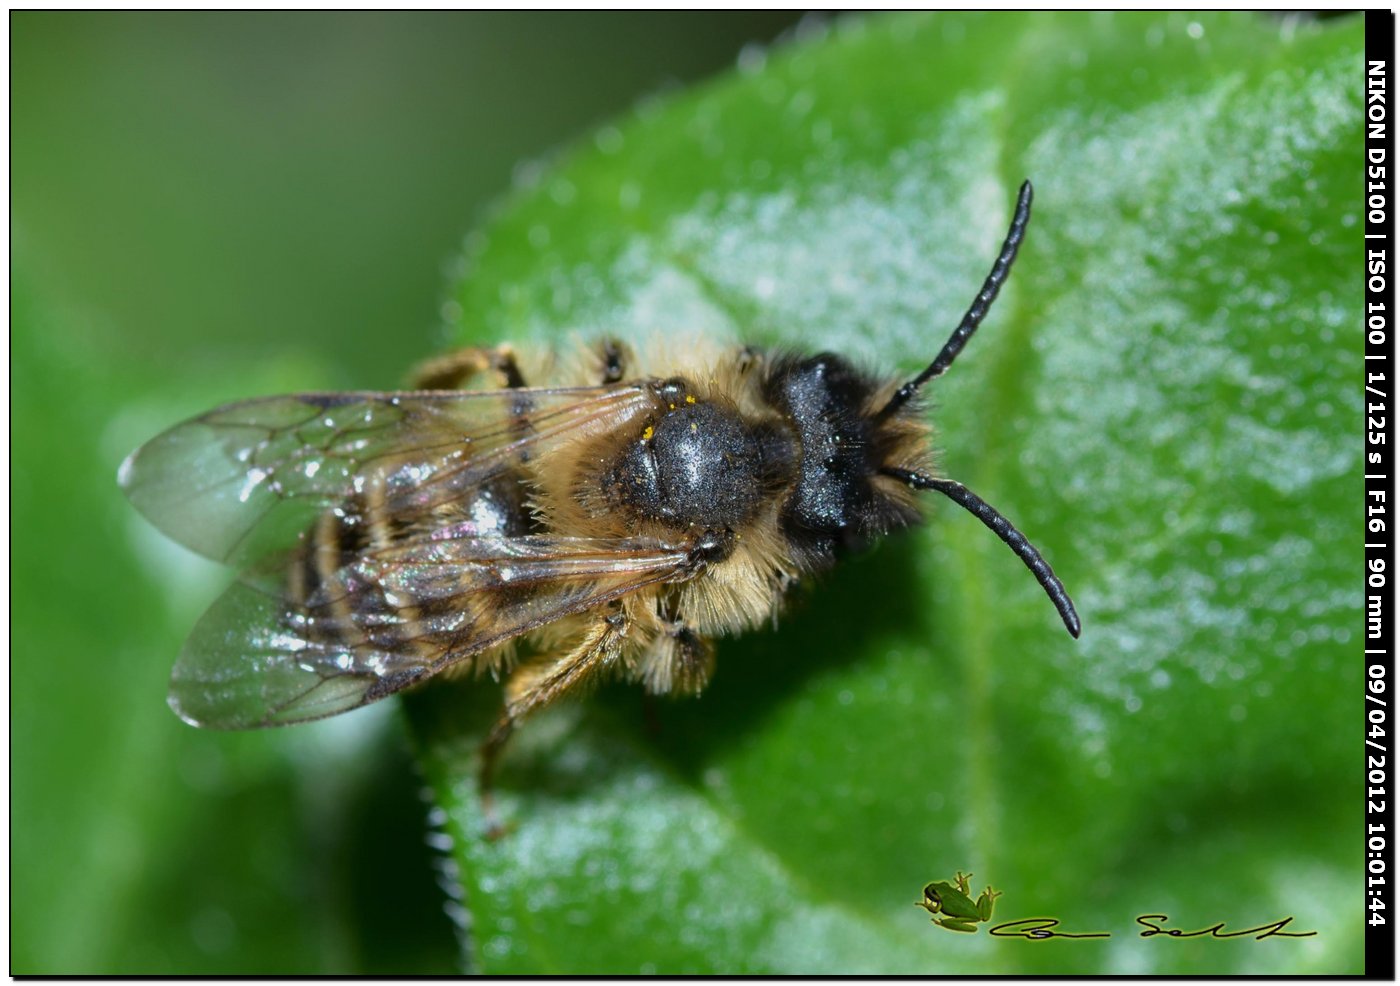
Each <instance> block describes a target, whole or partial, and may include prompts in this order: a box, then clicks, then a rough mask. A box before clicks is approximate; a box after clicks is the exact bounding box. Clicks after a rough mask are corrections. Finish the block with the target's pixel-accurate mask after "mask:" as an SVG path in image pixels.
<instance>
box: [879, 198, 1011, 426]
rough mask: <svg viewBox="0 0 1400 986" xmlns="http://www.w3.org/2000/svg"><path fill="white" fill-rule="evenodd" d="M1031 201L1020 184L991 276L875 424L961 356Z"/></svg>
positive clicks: (1006, 269)
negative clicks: (925, 364) (933, 355)
mask: <svg viewBox="0 0 1400 986" xmlns="http://www.w3.org/2000/svg"><path fill="white" fill-rule="evenodd" d="M1031 197H1032V191H1031V183H1030V182H1029V181H1024V182H1022V183H1021V192H1020V194H1019V195H1018V196H1017V199H1016V212H1015V214H1014V215H1012V217H1011V228H1010V229H1008V230H1007V231H1006V239H1005V240H1003V241H1002V244H1001V252H1000V253H999V254H997V259H996V262H995V263H994V264H992V270H991V273H989V274H988V275H987V279H986V280H985V281H983V282H982V290H981V291H979V292H977V297H976V298H974V299H972V305H971V307H969V308H968V310H967V314H965V315H964V316H963V319H962V322H961V323H960V324H959V325H958V327H957V328H956V329H954V330H953V334H952V335H951V336H949V337H948V341H947V342H945V343H944V344H943V350H942V351H941V352H940V353H939V354H938V356H937V357H936V358H935V359H934V361H933V362H932V363H930V364H929V365H928V368H927V369H926V370H924V372H923V373H920V374H919V375H918V376H917V377H915V378H914V379H913V380H910V381H909V382H908V383H906V384H905V385H904V386H902V387H900V388H899V389H898V390H896V391H895V392H894V396H893V397H891V398H890V400H889V403H888V404H886V405H885V406H884V407H882V408H881V409H880V410H879V411H878V412H877V413H876V415H875V421H876V423H878V422H881V421H884V420H885V419H886V418H888V417H889V416H890V415H891V414H893V413H894V412H895V411H898V410H899V409H900V408H901V407H903V406H904V405H905V404H907V403H909V399H910V398H911V397H913V396H914V395H915V394H916V393H918V390H919V388H920V387H922V386H923V385H924V384H926V383H928V382H929V381H930V380H932V379H933V378H934V377H936V376H940V375H941V374H942V373H943V372H944V371H945V370H947V369H948V367H950V366H952V365H953V360H955V359H957V358H958V353H960V352H962V350H963V347H964V346H966V345H967V341H968V340H969V339H971V338H972V333H974V332H976V331H977V326H979V325H981V324H982V319H984V318H985V317H986V316H987V311H988V310H989V309H990V308H991V307H992V302H993V301H995V300H996V297H997V293H998V292H999V291H1000V290H1001V286H1002V284H1003V283H1005V281H1006V276H1007V275H1008V274H1009V273H1010V272H1011V263H1012V261H1014V260H1015V259H1016V251H1017V250H1019V249H1020V248H1021V240H1023V239H1025V236H1026V224H1027V223H1029V222H1030V221H1031Z"/></svg>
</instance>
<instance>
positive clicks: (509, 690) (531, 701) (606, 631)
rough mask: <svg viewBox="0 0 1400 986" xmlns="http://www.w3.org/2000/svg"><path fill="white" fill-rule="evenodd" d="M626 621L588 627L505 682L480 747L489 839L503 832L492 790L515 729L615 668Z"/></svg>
mask: <svg viewBox="0 0 1400 986" xmlns="http://www.w3.org/2000/svg"><path fill="white" fill-rule="evenodd" d="M629 626H630V621H629V620H628V619H627V617H626V616H624V615H623V614H622V613H621V612H620V611H616V610H614V611H610V612H609V613H608V614H607V615H605V616H603V617H601V618H600V619H598V620H597V621H596V622H594V623H592V624H590V625H589V627H588V629H587V630H586V631H585V632H584V634H583V636H582V638H578V643H577V644H576V645H575V646H574V647H572V648H570V649H569V650H565V651H562V652H559V653H556V654H552V655H545V656H544V657H541V658H538V659H536V660H534V661H531V662H530V663H528V664H526V665H525V666H524V667H522V668H520V669H518V670H517V671H516V672H515V673H514V674H513V675H511V676H510V678H509V679H508V680H507V681H506V704H505V708H504V709H502V710H501V715H500V718H498V719H497V720H496V724H495V725H494V726H492V727H491V732H490V733H488V734H487V736H486V741H485V742H484V743H482V744H481V772H480V774H479V775H478V776H479V783H480V790H481V803H482V810H483V811H484V812H485V814H486V818H487V826H488V828H487V836H488V837H489V838H499V837H500V836H501V835H503V834H504V829H503V828H502V827H501V826H500V824H499V823H498V822H497V821H496V820H495V817H494V816H495V799H494V798H493V797H492V795H491V792H492V785H493V780H494V775H495V771H496V761H497V760H498V759H499V758H500V755H501V751H502V749H504V747H505V745H506V741H507V740H509V739H510V737H511V734H512V733H514V732H515V727H516V724H517V723H518V722H519V721H520V720H521V719H523V718H525V716H527V715H529V714H530V713H531V712H533V711H535V710H536V709H539V708H542V707H543V706H546V705H549V704H550V703H552V702H553V701H554V700H555V699H558V698H560V697H561V696H563V695H565V694H566V693H568V692H571V691H573V690H575V689H577V688H579V687H581V686H584V685H586V684H588V683H590V682H592V681H594V680H596V678H597V677H598V675H599V674H601V673H603V672H605V671H608V670H609V669H611V668H613V667H615V666H616V664H617V662H618V660H619V658H620V657H621V654H622V642H623V638H625V637H626V635H627V630H628V627H629Z"/></svg>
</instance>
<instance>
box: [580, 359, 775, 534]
mask: <svg viewBox="0 0 1400 986" xmlns="http://www.w3.org/2000/svg"><path fill="white" fill-rule="evenodd" d="M655 393H656V395H657V410H656V412H655V413H654V414H652V415H649V416H647V417H646V419H645V420H644V421H641V422H639V423H638V425H637V426H636V433H635V435H633V436H632V437H630V438H629V440H628V441H627V442H626V443H625V444H624V445H623V446H622V447H621V448H620V449H619V450H618V451H617V452H616V453H615V454H614V456H613V457H612V460H611V462H610V463H609V464H608V465H607V468H606V469H605V470H604V480H603V482H604V488H605V490H606V493H607V496H606V499H607V501H608V502H609V503H610V504H611V505H612V506H613V507H614V508H615V509H618V510H620V511H622V512H623V513H624V514H628V515H631V516H633V517H636V518H639V519H644V520H647V521H652V522H659V523H661V524H663V525H664V526H666V527H670V528H672V529H675V530H677V531H687V530H697V529H698V530H712V531H722V530H730V531H733V530H735V529H737V528H739V527H741V526H742V525H744V524H746V523H748V522H750V521H751V520H753V518H754V517H755V516H756V515H757V514H758V513H759V511H760V510H761V509H762V507H763V505H764V503H765V501H766V500H767V499H768V497H769V496H771V495H772V494H771V491H772V489H773V487H774V485H775V483H781V482H782V479H783V473H785V472H788V471H790V469H791V463H792V460H793V452H792V449H791V448H790V444H791V440H790V438H789V437H788V436H787V435H786V434H784V432H783V431H782V430H781V429H778V428H775V427H774V426H773V425H772V424H770V423H766V422H763V421H754V420H751V419H749V418H746V417H745V415H743V414H742V413H741V412H740V411H739V410H738V409H737V408H736V407H735V406H733V405H732V404H729V403H727V402H723V401H719V400H714V399H709V398H704V397H700V396H697V395H696V393H695V392H694V391H693V390H692V389H691V388H690V387H689V386H688V385H687V384H686V382H685V381H684V380H681V379H672V380H667V381H664V382H661V383H658V384H657V385H656V386H655Z"/></svg>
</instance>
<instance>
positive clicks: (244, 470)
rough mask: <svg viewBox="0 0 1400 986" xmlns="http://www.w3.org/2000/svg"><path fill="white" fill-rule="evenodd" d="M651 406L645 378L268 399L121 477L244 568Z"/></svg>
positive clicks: (189, 535)
mask: <svg viewBox="0 0 1400 986" xmlns="http://www.w3.org/2000/svg"><path fill="white" fill-rule="evenodd" d="M646 403H647V397H646V388H645V385H644V384H622V385H614V386H609V387H571V388H560V389H519V390H509V391H463V392H458V391H419V392H407V393H397V394H394V393H366V392H361V393H344V394H297V395H293V396H285V397H268V398H261V399H257V400H251V401H243V402H241V403H237V404H230V405H227V406H225V407H221V408H219V409H217V410H215V411H211V412H210V413H208V414H205V415H203V416H201V417H198V418H194V419H192V420H190V421H186V422H184V423H183V424H179V425H176V426H175V427H174V428H171V429H170V430H169V431H167V432H165V433H163V434H161V435H158V436H156V437H155V438H153V439H152V440H151V441H149V442H147V443H146V444H145V445H143V446H141V448H139V449H137V450H136V451H135V452H133V453H132V454H131V455H130V456H129V457H128V458H127V460H126V461H125V462H124V463H122V467H121V470H120V472H119V473H118V481H119V482H120V483H121V486H122V488H123V489H124V490H125V491H126V494H127V496H128V497H130V499H131V502H132V503H133V504H134V505H135V506H136V508H137V509H138V510H140V511H141V513H142V514H144V515H145V516H146V518H147V519H148V520H150V521H151V523H153V524H154V525H155V526H156V527H158V528H159V529H160V530H162V531H163V532H165V534H167V535H169V536H170V537H172V538H174V539H175V540H176V541H178V542H180V543H181V544H183V545H185V546H186V547H188V548H191V549H193V550H194V551H197V552H199V553H200V554H202V555H204V556H206V557H208V558H212V559H214V560H215V561H221V562H226V563H229V564H234V565H237V566H238V567H245V566H247V565H250V564H252V563H254V562H256V561H258V560H259V559H261V558H264V557H267V556H268V555H271V554H273V553H275V552H277V551H280V550H284V549H287V548H289V547H291V546H292V545H293V544H295V543H296V542H297V540H298V539H299V538H300V537H301V535H302V534H303V532H305V531H306V530H307V529H308V528H309V527H310V526H311V525H312V523H313V522H314V521H315V519H316V517H317V516H318V515H319V514H320V513H322V512H323V511H325V510H327V509H329V508H337V509H339V510H340V511H341V516H342V517H343V518H344V520H345V522H346V523H347V524H350V525H353V524H355V523H356V522H358V521H359V520H360V519H362V518H361V517H360V516H358V514H359V512H360V511H362V510H364V509H366V508H365V505H364V502H363V499H362V498H361V497H360V496H359V495H360V494H362V493H364V492H365V491H366V490H367V489H368V488H369V487H370V486H371V485H373V487H374V489H375V495H376V497H378V498H379V499H380V500H381V503H380V507H381V508H383V509H387V510H388V511H389V512H390V514H391V515H394V514H416V513H419V512H421V511H426V510H430V509H431V508H432V507H433V506H434V505H436V504H440V503H445V502H449V501H452V500H454V499H457V498H459V497H462V496H463V495H464V494H465V493H466V492H468V491H470V490H471V489H472V488H474V487H477V486H480V485H481V484H482V483H484V482H486V481H488V480H490V479H491V478H492V477H494V476H496V475H498V474H499V473H500V472H502V471H503V470H504V469H506V468H508V467H509V466H510V465H511V464H512V463H514V462H518V461H522V460H523V459H525V458H526V457H528V456H530V455H532V454H535V453H537V452H539V451H542V446H549V445H552V444H553V443H557V442H559V441H561V440H563V439H565V438H568V437H570V436H572V435H575V434H577V433H578V432H579V431H580V430H581V429H584V430H586V429H589V428H597V427H604V428H606V427H615V426H616V425H617V424H618V423H620V422H621V421H623V420H625V419H626V418H627V417H628V416H630V415H631V414H632V413H634V412H635V411H636V410H638V409H640V408H642V407H643V406H645V404H646Z"/></svg>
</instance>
